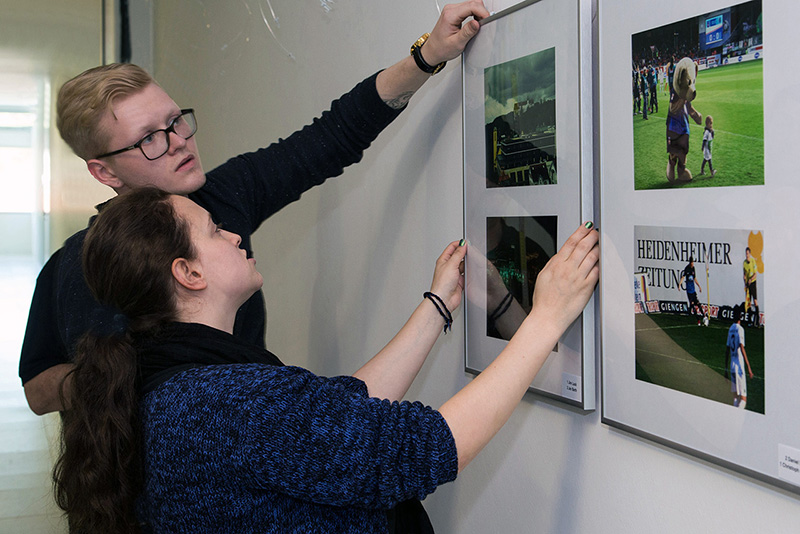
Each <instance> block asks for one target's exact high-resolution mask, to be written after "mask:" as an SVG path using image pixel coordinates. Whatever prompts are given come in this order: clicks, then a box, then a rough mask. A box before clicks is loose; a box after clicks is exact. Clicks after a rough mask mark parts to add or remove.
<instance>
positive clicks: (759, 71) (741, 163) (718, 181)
mask: <svg viewBox="0 0 800 534" xmlns="http://www.w3.org/2000/svg"><path fill="white" fill-rule="evenodd" d="M696 88H697V98H696V99H695V100H694V102H693V103H692V104H693V106H694V108H695V109H696V110H697V111H698V112H699V113H700V114H701V115H702V116H703V125H700V126H698V125H696V124H695V123H694V121H692V120H691V119H690V120H689V122H690V125H691V126H690V132H691V133H690V136H689V155H688V156H687V158H686V166H687V168H688V169H689V170H690V171H691V173H692V176H693V180H692V181H691V182H687V183H679V184H678V183H676V184H674V185H673V184H670V183H669V182H668V181H667V177H666V169H667V141H666V131H667V128H666V116H667V110H668V108H669V96H668V95H667V94H665V93H664V92H663V85H661V86H660V87H659V90H658V91H659V92H658V104H659V111H658V113H653V114H649V115H648V120H644V119H643V117H642V115H634V116H633V152H634V156H633V160H634V182H635V189H637V190H641V189H664V188H673V187H679V188H686V187H721V186H740V185H763V184H764V96H763V93H764V91H763V60H755V61H749V62H746V63H739V64H734V65H727V66H724V67H716V68H713V69H707V70H702V71H700V73H699V74H698V76H697V83H696ZM707 115H711V116H712V117H713V118H714V134H715V136H714V144H713V151H712V161H713V164H714V169H716V170H717V174H716V176H714V177H713V178H711V177H710V174H711V173H710V171H709V169H708V165H706V167H705V171H706V174H705V175H704V176H700V165H701V164H702V163H703V151H702V149H701V146H702V143H703V130H704V129H705V117H706V116H707Z"/></svg>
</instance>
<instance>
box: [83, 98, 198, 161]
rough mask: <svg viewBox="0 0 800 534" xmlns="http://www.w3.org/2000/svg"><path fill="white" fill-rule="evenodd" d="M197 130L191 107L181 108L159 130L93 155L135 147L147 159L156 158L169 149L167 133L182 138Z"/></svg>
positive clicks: (113, 154) (119, 152)
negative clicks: (166, 124) (167, 123)
mask: <svg viewBox="0 0 800 534" xmlns="http://www.w3.org/2000/svg"><path fill="white" fill-rule="evenodd" d="M196 132H197V120H196V119H195V118H194V110H193V109H182V110H181V114H180V115H178V116H177V117H175V120H173V121H172V124H170V125H169V126H167V127H166V128H162V129H161V130H156V131H154V132H150V133H149V134H147V135H146V136H144V137H142V138H141V139H140V140H139V141H138V142H136V143H134V144H132V145H131V146H126V147H125V148H120V149H119V150H114V151H113V152H108V153H106V154H101V155H99V156H95V159H100V158H105V157H108V156H115V155H117V154H122V153H123V152H127V151H128V150H136V149H137V148H138V149H139V150H141V151H142V154H144V157H146V158H147V159H149V160H151V161H152V160H154V159H158V158H160V157H161V156H163V155H164V154H166V153H167V151H168V150H169V134H170V133H174V134H176V135H179V136H181V137H182V138H184V139H189V138H190V137H191V136H193V135H194V134H195V133H196Z"/></svg>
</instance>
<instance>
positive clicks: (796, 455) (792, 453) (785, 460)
mask: <svg viewBox="0 0 800 534" xmlns="http://www.w3.org/2000/svg"><path fill="white" fill-rule="evenodd" d="M778 476H779V477H780V478H782V479H783V480H786V481H788V482H791V483H792V484H795V485H797V486H800V449H794V448H792V447H787V446H786V445H781V444H778Z"/></svg>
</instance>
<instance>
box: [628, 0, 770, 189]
mask: <svg viewBox="0 0 800 534" xmlns="http://www.w3.org/2000/svg"><path fill="white" fill-rule="evenodd" d="M761 15H762V9H761V0H756V1H752V2H746V3H743V4H737V5H733V6H731V7H727V8H724V9H720V10H717V11H714V12H711V13H705V14H701V15H698V16H696V17H692V18H690V19H686V20H682V21H679V22H675V23H672V24H668V25H665V26H661V27H658V28H654V29H651V30H647V31H644V32H641V33H637V34H634V35H633V36H632V37H631V47H632V48H631V50H632V58H631V60H632V61H631V67H632V68H631V87H632V100H631V102H632V116H633V160H634V189H635V190H646V189H663V188H672V187H722V186H744V185H763V184H764V97H763V92H764V91H763V57H764V46H763V33H762V26H761V21H762V16H761Z"/></svg>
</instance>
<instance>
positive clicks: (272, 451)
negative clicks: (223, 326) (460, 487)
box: [138, 364, 458, 534]
mask: <svg viewBox="0 0 800 534" xmlns="http://www.w3.org/2000/svg"><path fill="white" fill-rule="evenodd" d="M140 408H141V419H142V422H143V425H144V451H145V477H146V480H145V491H144V494H143V497H142V498H141V499H140V502H139V506H138V513H139V517H140V518H141V519H142V520H143V521H144V522H145V523H147V527H146V528H145V532H154V533H155V532H159V533H160V532H181V533H185V532H192V533H204V532H208V533H216V534H218V533H225V532H230V533H243V532H264V533H267V532H274V533H298V534H299V533H303V534H310V533H317V532H319V533H339V534H346V533H359V534H363V533H373V532H386V531H387V523H386V514H385V510H386V509H388V508H390V507H392V506H394V505H395V504H397V503H398V502H400V501H403V500H406V499H409V498H420V499H421V498H424V497H425V496H426V495H427V494H429V493H431V492H432V491H433V490H434V489H435V488H436V487H437V486H438V485H440V484H444V483H446V482H449V481H451V480H454V479H455V477H456V474H457V470H458V457H457V454H456V448H455V442H454V440H453V436H452V434H451V432H450V429H449V427H448V426H447V423H446V422H445V420H444V418H443V417H442V416H441V415H440V414H439V413H438V412H437V411H435V410H433V409H431V408H429V407H426V406H423V405H422V404H420V403H418V402H415V403H410V402H389V401H387V400H380V399H376V398H372V397H369V396H368V394H367V388H366V385H365V384H364V382H362V381H360V380H358V379H356V378H353V377H335V378H324V377H319V376H316V375H314V374H312V373H311V372H309V371H306V370H304V369H301V368H297V367H274V366H269V365H260V364H231V365H214V366H208V367H200V368H195V369H190V370H187V371H183V372H181V373H179V374H177V375H175V376H173V377H172V378H170V379H169V380H168V381H166V382H164V383H163V384H161V385H160V386H159V387H158V388H157V389H155V390H154V391H152V392H151V393H148V394H147V395H145V396H144V397H143V399H142V402H141V406H140Z"/></svg>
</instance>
